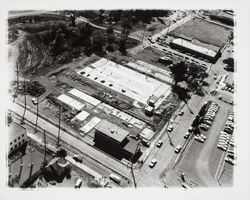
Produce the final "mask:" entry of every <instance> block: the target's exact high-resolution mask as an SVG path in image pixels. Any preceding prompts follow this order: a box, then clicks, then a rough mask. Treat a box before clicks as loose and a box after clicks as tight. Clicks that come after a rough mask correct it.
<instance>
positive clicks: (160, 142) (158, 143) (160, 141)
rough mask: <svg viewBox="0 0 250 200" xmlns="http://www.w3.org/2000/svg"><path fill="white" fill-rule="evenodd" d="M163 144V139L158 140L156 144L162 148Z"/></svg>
mask: <svg viewBox="0 0 250 200" xmlns="http://www.w3.org/2000/svg"><path fill="white" fill-rule="evenodd" d="M162 144H163V142H162V140H159V141H158V142H157V144H156V146H157V147H159V148H160V147H161V146H162Z"/></svg>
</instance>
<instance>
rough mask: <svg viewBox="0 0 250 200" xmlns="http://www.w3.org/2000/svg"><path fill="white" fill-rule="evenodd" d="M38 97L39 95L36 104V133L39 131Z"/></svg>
mask: <svg viewBox="0 0 250 200" xmlns="http://www.w3.org/2000/svg"><path fill="white" fill-rule="evenodd" d="M38 104H39V101H38V97H37V104H36V126H35V133H36V132H37V121H38Z"/></svg>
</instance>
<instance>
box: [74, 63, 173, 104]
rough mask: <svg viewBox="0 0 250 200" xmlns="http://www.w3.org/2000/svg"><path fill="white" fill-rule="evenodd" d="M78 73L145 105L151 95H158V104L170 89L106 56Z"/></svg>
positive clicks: (164, 84) (168, 86)
mask: <svg viewBox="0 0 250 200" xmlns="http://www.w3.org/2000/svg"><path fill="white" fill-rule="evenodd" d="M140 64H142V62H141V63H140ZM144 64H145V63H144ZM141 67H143V66H141ZM78 74H80V75H82V76H84V77H85V78H88V79H90V80H92V81H95V82H96V83H98V84H101V85H103V86H105V87H107V88H109V89H112V90H114V91H116V92H119V93H121V94H123V95H125V96H127V97H129V98H131V99H133V100H135V101H137V102H140V103H142V104H143V105H147V101H148V99H149V98H150V97H151V96H152V95H154V96H156V97H158V99H159V104H160V103H161V102H162V101H163V100H164V99H165V98H166V97H167V96H168V95H169V93H170V91H171V87H170V85H168V84H166V83H163V82H161V81H158V80H156V79H154V78H151V77H148V76H146V75H144V74H142V73H139V72H137V71H135V70H132V69H129V68H127V67H124V66H123V65H120V64H117V63H115V62H112V61H110V60H108V59H106V58H102V59H100V60H98V61H96V62H94V63H92V64H91V65H90V66H88V67H85V68H84V69H82V70H80V71H78ZM161 97H164V98H161Z"/></svg>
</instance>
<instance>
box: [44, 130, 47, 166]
mask: <svg viewBox="0 0 250 200" xmlns="http://www.w3.org/2000/svg"><path fill="white" fill-rule="evenodd" d="M43 138H44V164H45V163H46V155H47V154H46V151H47V146H46V131H45V130H44V131H43Z"/></svg>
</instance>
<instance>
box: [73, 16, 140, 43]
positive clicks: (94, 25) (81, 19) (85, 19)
mask: <svg viewBox="0 0 250 200" xmlns="http://www.w3.org/2000/svg"><path fill="white" fill-rule="evenodd" d="M79 22H85V23H88V24H90V25H91V26H93V27H95V28H97V29H101V30H106V29H107V28H106V27H103V26H99V25H96V24H94V23H92V22H90V21H89V20H88V19H87V18H85V17H82V16H81V17H78V18H77V19H76V23H79ZM114 32H115V33H118V34H122V32H121V31H117V30H114ZM128 37H129V38H131V39H135V40H140V38H138V37H134V36H131V35H128Z"/></svg>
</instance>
